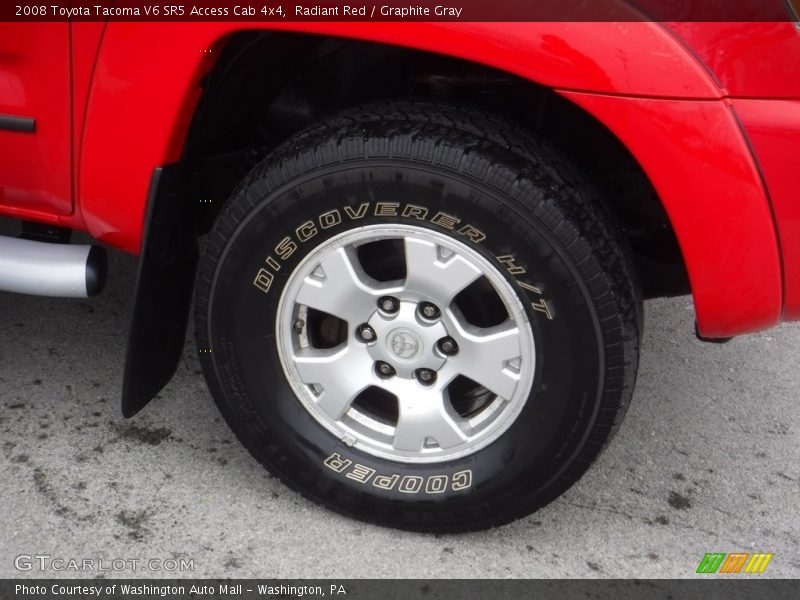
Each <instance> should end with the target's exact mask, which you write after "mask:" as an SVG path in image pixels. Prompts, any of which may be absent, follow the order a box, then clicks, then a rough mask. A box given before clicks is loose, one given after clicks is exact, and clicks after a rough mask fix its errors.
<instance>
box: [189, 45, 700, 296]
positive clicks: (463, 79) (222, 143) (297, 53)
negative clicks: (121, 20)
mask: <svg viewBox="0 0 800 600" xmlns="http://www.w3.org/2000/svg"><path fill="white" fill-rule="evenodd" d="M202 84H203V88H204V93H203V97H202V100H201V102H200V104H199V106H198V109H197V112H196V114H195V117H194V120H193V123H192V127H191V130H190V133H189V137H188V140H187V144H186V148H185V152H184V162H185V164H186V166H187V168H188V173H189V174H190V179H189V186H188V187H189V189H188V196H189V200H190V201H191V202H192V203H193V205H194V206H196V207H197V211H196V214H197V216H198V219H197V222H198V227H199V229H200V231H207V230H208V229H209V228H210V226H211V224H212V223H213V221H214V219H215V217H216V215H217V213H218V212H219V210H220V207H221V206H222V205H223V204H224V202H225V200H226V199H227V198H228V196H229V195H230V193H231V192H232V190H233V188H234V187H235V186H236V185H237V184H238V182H239V181H241V179H242V178H243V177H244V176H245V175H246V174H247V172H249V170H250V169H251V168H252V167H253V166H255V164H256V163H257V162H258V161H259V160H260V159H261V158H263V157H264V156H265V155H266V154H268V153H269V151H270V150H271V149H272V148H274V147H275V146H277V145H278V144H280V143H281V142H283V141H284V140H286V139H288V138H289V137H290V136H291V135H292V134H294V133H295V132H297V131H299V130H300V129H302V128H304V127H306V126H307V125H309V124H311V123H313V122H314V121H317V120H319V119H320V118H322V117H324V116H326V115H330V114H331V113H335V112H337V111H339V110H342V109H344V108H346V107H348V106H352V105H354V104H359V103H363V102H369V101H372V100H379V99H387V98H403V97H415V98H429V99H434V100H442V101H452V102H462V103H469V104H472V105H477V106H479V107H481V108H483V109H485V110H487V111H492V112H494V113H496V114H499V115H502V116H504V117H507V118H510V119H513V120H514V121H516V122H518V123H520V125H521V126H523V127H525V128H527V129H529V130H530V131H532V132H534V133H536V135H538V136H541V137H544V138H546V139H548V140H549V141H550V142H551V143H552V144H554V145H556V146H557V147H559V148H560V149H561V150H562V152H564V153H565V154H566V155H568V156H569V157H570V158H571V159H572V160H573V161H574V162H575V163H576V164H577V165H578V166H579V167H580V168H581V169H582V170H583V171H584V172H585V173H586V174H587V175H588V176H589V177H590V178H591V180H592V181H593V183H594V184H595V185H596V186H597V187H598V189H599V190H600V191H601V194H602V197H603V198H604V199H605V201H606V202H607V203H608V206H609V207H610V209H611V210H612V212H613V213H614V214H615V215H616V217H617V218H618V220H619V222H620V224H621V225H622V228H623V230H624V232H625V234H626V236H627V237H628V239H629V240H630V243H631V246H632V248H633V250H634V253H635V255H636V260H637V266H638V270H639V276H640V279H641V281H642V286H643V291H644V294H645V297H657V296H669V295H679V294H685V293H688V292H689V285H688V278H687V276H686V271H685V266H684V262H683V259H682V256H681V252H680V248H679V246H678V242H677V240H676V238H675V234H674V232H673V230H672V227H671V226H670V223H669V219H668V218H667V215H666V213H665V211H664V209H663V206H662V204H661V201H660V200H659V198H658V195H657V193H656V192H655V190H654V189H653V187H652V185H651V184H650V181H649V180H648V178H647V176H646V175H645V173H644V172H643V171H642V169H641V167H640V166H639V164H638V163H637V161H636V160H635V159H634V158H633V157H632V156H631V154H630V153H629V152H628V151H627V149H626V148H625V147H624V146H623V145H622V144H621V143H620V142H619V140H618V139H617V138H616V137H615V136H614V135H613V134H612V133H611V132H609V131H608V130H607V129H606V128H605V127H604V126H603V125H602V124H601V123H599V122H598V121H597V120H596V119H594V118H593V117H592V116H591V115H589V114H587V113H586V112H584V111H583V110H582V109H580V108H578V107H577V106H575V105H574V104H572V103H571V102H569V101H568V100H565V99H564V98H562V97H561V96H559V95H558V94H556V93H554V92H553V91H552V90H550V89H549V88H546V87H543V86H540V85H537V84H535V83H532V82H530V81H528V80H525V79H522V78H519V77H516V76H514V75H512V74H509V73H506V72H502V71H498V70H495V69H492V68H488V67H485V66H482V65H479V64H476V63H471V62H468V61H463V60H460V59H455V58H451V57H447V56H441V55H436V54H431V53H427V52H421V51H416V50H411V49H407V48H400V47H396V46H390V45H384V44H376V43H372V42H363V41H356V40H348V39H341V38H333V37H324V36H316V35H306V34H297V33H284V32H242V33H238V34H236V35H234V36H232V37H231V38H230V39H229V40H228V41H227V43H226V45H225V47H224V50H223V51H222V54H221V56H220V58H219V60H218V61H217V63H216V65H215V67H214V68H213V69H212V70H211V71H210V72H209V73H208V74H207V75H206V77H205V78H204V79H203V82H202Z"/></svg>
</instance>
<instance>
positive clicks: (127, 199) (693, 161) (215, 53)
mask: <svg viewBox="0 0 800 600" xmlns="http://www.w3.org/2000/svg"><path fill="white" fill-rule="evenodd" d="M276 29H278V28H274V27H273V28H272V29H271V30H270V31H275V30H276ZM280 29H281V31H280V32H279V35H281V36H284V39H285V40H294V41H297V40H299V39H300V37H299V36H309V35H312V36H324V37H326V39H329V40H334V41H335V40H341V41H351V40H359V41H361V42H365V43H372V44H375V45H376V47H383V48H395V49H397V48H405V50H402V51H403V52H407V51H415V52H422V53H426V54H427V55H429V56H447V57H451V58H453V59H456V60H459V61H466V62H464V64H472V65H480V66H481V67H485V68H488V69H491V70H493V72H496V73H505V74H508V75H509V76H511V77H513V78H516V79H519V80H526V81H527V82H529V83H530V84H531V85H533V86H535V87H536V88H537V89H540V90H544V91H545V93H547V94H549V97H551V98H552V97H556V96H557V97H560V98H566V99H567V100H568V101H569V102H568V103H567V104H570V105H572V106H579V107H580V108H581V112H585V113H586V114H587V115H591V116H592V119H593V120H595V121H596V123H597V124H598V125H599V126H600V128H602V129H604V130H607V131H608V132H610V134H609V135H610V137H611V138H613V139H614V140H615V141H616V142H617V143H618V144H619V145H620V146H621V147H622V148H623V150H624V151H625V152H626V153H628V154H629V156H631V157H632V158H633V159H634V161H633V162H634V163H635V167H636V168H637V169H639V170H640V172H641V173H644V174H646V179H647V182H646V183H647V185H648V186H650V185H652V191H653V192H654V193H653V197H654V199H655V200H654V202H649V204H648V211H650V210H653V211H655V212H656V213H658V214H657V215H656V218H657V219H658V218H661V216H662V215H666V216H667V219H666V221H665V224H666V225H667V226H668V227H671V228H673V229H674V231H675V234H676V236H677V240H678V241H679V250H678V253H679V254H680V255H682V261H681V263H682V264H681V268H683V262H684V261H685V265H686V268H687V270H688V273H689V277H690V280H691V289H692V293H693V295H694V300H695V307H696V312H697V320H698V325H699V330H700V332H701V333H703V334H704V335H706V336H708V337H715V336H729V335H734V334H738V333H744V332H747V331H751V330H754V329H758V328H762V327H766V326H769V325H772V324H774V323H776V322H777V321H778V320H779V318H780V311H781V289H782V286H781V272H780V257H779V254H778V250H777V240H776V235H775V230H774V223H773V221H772V217H771V214H770V209H769V204H768V200H767V198H766V195H765V192H764V188H763V185H762V183H761V180H760V178H759V175H758V172H757V169H756V166H755V164H754V161H753V158H752V155H751V154H750V152H749V149H748V148H747V144H746V142H745V140H744V138H743V135H742V133H741V130H740V129H739V127H738V124H737V123H736V120H735V118H734V115H733V114H732V113H731V111H730V109H729V107H728V106H727V104H726V102H725V101H724V100H721V99H720V96H721V92H720V90H719V89H718V88H717V86H716V85H715V84H714V82H713V79H712V78H711V76H710V75H709V74H708V73H707V72H706V71H705V69H704V68H703V66H702V65H701V64H699V63H698V62H697V60H696V59H695V58H694V57H693V56H691V55H690V53H689V52H688V51H687V50H686V49H685V48H684V47H683V46H682V45H681V44H680V43H679V42H678V41H677V40H676V39H675V38H673V37H672V36H671V35H670V34H669V33H668V32H666V30H664V29H663V28H662V27H661V26H660V25H659V24H657V23H550V24H545V23H514V24H504V25H500V24H491V23H471V24H461V25H460V26H458V27H455V26H453V25H452V24H443V23H437V24H424V23H418V24H417V23H415V24H409V25H408V26H404V27H403V28H402V29H401V28H398V27H395V26H392V25H391V24H381V25H380V26H377V25H376V26H371V27H369V28H366V27H363V25H360V24H352V23H350V24H348V23H338V24H324V25H310V24H297V23H294V24H291V25H289V26H286V27H283V28H280ZM261 33H263V31H256V32H253V31H252V30H246V31H243V30H240V29H238V28H237V26H236V25H235V24H222V23H216V24H203V25H198V26H197V27H192V28H180V29H175V28H170V25H169V24H147V25H146V26H145V25H140V24H139V25H136V26H135V28H134V27H133V26H131V25H130V24H125V23H111V24H109V26H108V30H107V31H106V34H105V37H104V41H103V45H102V48H101V51H100V53H99V57H98V63H97V69H96V76H95V78H94V82H93V85H92V90H91V94H90V99H89V105H88V109H87V122H86V126H85V135H84V138H83V145H82V148H81V156H80V167H79V174H80V177H79V183H80V211H81V216H82V218H83V220H84V222H85V225H86V228H87V229H88V230H89V231H90V233H92V234H93V235H94V236H95V237H98V238H99V239H101V240H102V241H105V242H107V243H109V244H110V245H113V246H116V247H118V248H122V249H124V250H127V251H130V252H134V253H137V252H140V251H141V250H142V248H141V241H142V230H143V228H144V227H145V226H147V225H151V224H149V223H147V221H146V217H145V214H146V206H145V204H146V198H147V197H148V195H147V190H148V186H149V185H150V181H151V176H152V174H153V171H154V169H156V168H159V167H161V166H164V165H168V164H173V163H180V162H181V161H184V162H185V159H186V158H187V157H189V158H191V157H192V152H193V144H194V143H196V139H195V140H193V135H196V132H197V127H198V116H199V115H200V114H201V113H200V112H199V109H198V105H199V106H200V108H202V101H203V93H202V86H203V84H205V85H208V83H209V77H210V76H212V75H213V74H214V72H215V67H217V68H219V66H220V64H221V63H220V62H219V61H220V60H221V58H222V57H223V56H225V52H226V49H227V50H228V51H230V48H232V47H233V44H235V43H236V40H237V39H239V36H252V35H260V34H261ZM609 39H614V40H615V42H614V44H612V45H609V44H608V40H609ZM142 48H146V49H147V50H146V53H147V54H148V55H151V56H153V57H155V58H157V59H158V66H157V67H154V66H153V63H152V62H148V61H147V60H143V59H142V57H141V49H142ZM137 49H138V50H137ZM137 52H138V54H137ZM155 58H154V60H155ZM275 68H276V65H270V64H267V65H266V68H265V69H264V72H265V74H267V75H268V74H270V73H272V72H273V71H274V70H275ZM264 79H268V77H265V78H264ZM153 90H157V91H158V93H157V94H153ZM554 92H555V93H554ZM120 115H124V116H123V117H121V116H120ZM676 115H677V117H676ZM676 127H677V128H682V129H683V130H684V132H685V133H686V134H687V137H686V139H676V136H675V135H674V131H675V128H676ZM111 131H113V132H114V133H115V135H114V136H113V138H112V136H110V135H109V132H111ZM645 132H646V133H645ZM710 133H713V142H714V143H713V144H711V146H713V147H711V148H705V149H704V148H703V144H702V143H700V142H703V141H704V140H705V139H706V138H705V137H704V136H708V135H709V134H710ZM709 139H712V138H709ZM573 141H574V140H573ZM120 156H126V157H127V159H128V161H127V164H126V169H125V170H123V171H122V172H120V170H119V169H118V167H117V164H118V162H117V161H118V159H119V157H120ZM676 164H677V165H678V167H679V168H678V169H677V171H678V172H680V173H681V175H682V176H683V177H684V179H683V180H678V179H676V178H675V177H674V176H671V175H670V173H671V172H673V173H674V167H675V165H676ZM195 166H197V164H195ZM734 188H735V189H736V192H735V193H734V192H733V191H732V190H733V189H734ZM703 190H706V193H702V192H703ZM171 195H172V194H171ZM199 200H200V199H198V198H191V194H189V201H190V202H192V203H194V204H192V206H190V207H189V208H190V211H191V212H194V211H195V209H196V207H197V205H196V203H197V202H198V201H199ZM731 206H734V207H735V209H736V210H734V211H731V210H730V208H731ZM698 209H699V210H698ZM198 212H202V211H198ZM720 217H723V218H720ZM676 247H677V246H676ZM676 285H680V284H676ZM672 291H674V289H673V290H672ZM164 296H165V297H168V296H169V295H168V294H164ZM137 303H138V302H137ZM144 325H147V324H144ZM181 335H182V334H181ZM174 346H175V345H173V347H174ZM176 360H177V359H175V360H174V361H173V360H168V361H166V362H167V363H170V364H171V363H173V362H176ZM129 361H130V353H129ZM133 376H135V374H133ZM161 379H164V380H168V377H162V378H161ZM148 395H149V393H148ZM148 399H149V398H148ZM145 403H146V401H145ZM143 405H144V404H142V406H143ZM139 408H140V407H139ZM126 412H128V413H133V412H135V411H134V410H129V411H126Z"/></svg>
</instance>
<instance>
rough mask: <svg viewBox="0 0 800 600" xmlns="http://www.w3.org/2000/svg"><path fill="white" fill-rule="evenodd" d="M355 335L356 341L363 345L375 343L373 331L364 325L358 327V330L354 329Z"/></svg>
mask: <svg viewBox="0 0 800 600" xmlns="http://www.w3.org/2000/svg"><path fill="white" fill-rule="evenodd" d="M356 335H357V336H358V339H360V340H361V341H362V342H365V343H369V342H374V341H375V330H374V329H372V327H370V326H369V325H367V324H366V323H364V324H363V325H359V326H358V329H356Z"/></svg>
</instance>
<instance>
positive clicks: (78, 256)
mask: <svg viewBox="0 0 800 600" xmlns="http://www.w3.org/2000/svg"><path fill="white" fill-rule="evenodd" d="M107 271H108V259H107V257H106V250H105V248H103V247H101V246H77V245H74V246H72V245H69V244H51V243H47V242H34V241H30V240H21V239H18V238H12V237H2V236H0V291H5V292H17V293H19V294H32V295H34V296H55V297H62V298H88V297H89V296H95V295H96V294H99V293H100V292H101V291H103V286H104V285H105V283H106V273H107Z"/></svg>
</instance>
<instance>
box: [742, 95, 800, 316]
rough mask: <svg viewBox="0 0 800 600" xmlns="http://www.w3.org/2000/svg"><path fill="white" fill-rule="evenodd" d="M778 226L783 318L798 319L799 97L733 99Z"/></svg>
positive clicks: (799, 254) (799, 271) (799, 236)
mask: <svg viewBox="0 0 800 600" xmlns="http://www.w3.org/2000/svg"><path fill="white" fill-rule="evenodd" d="M734 106H735V108H736V112H737V114H738V115H739V117H740V118H741V120H742V123H743V124H744V127H745V129H746V130H747V135H748V137H749V139H750V142H751V144H752V145H753V149H754V150H755V152H756V155H757V156H758V161H759V165H760V167H761V170H762V172H763V174H764V179H765V180H766V183H767V187H768V189H769V193H770V198H771V199H772V206H773V208H774V210H775V216H776V219H777V222H778V224H779V226H780V237H781V249H782V251H783V266H784V272H785V285H786V293H785V297H784V303H785V304H784V315H783V316H784V318H785V319H787V320H788V319H792V320H795V319H800V176H799V175H800V174H798V166H800V100H793V101H791V100H736V101H735V102H734Z"/></svg>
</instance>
